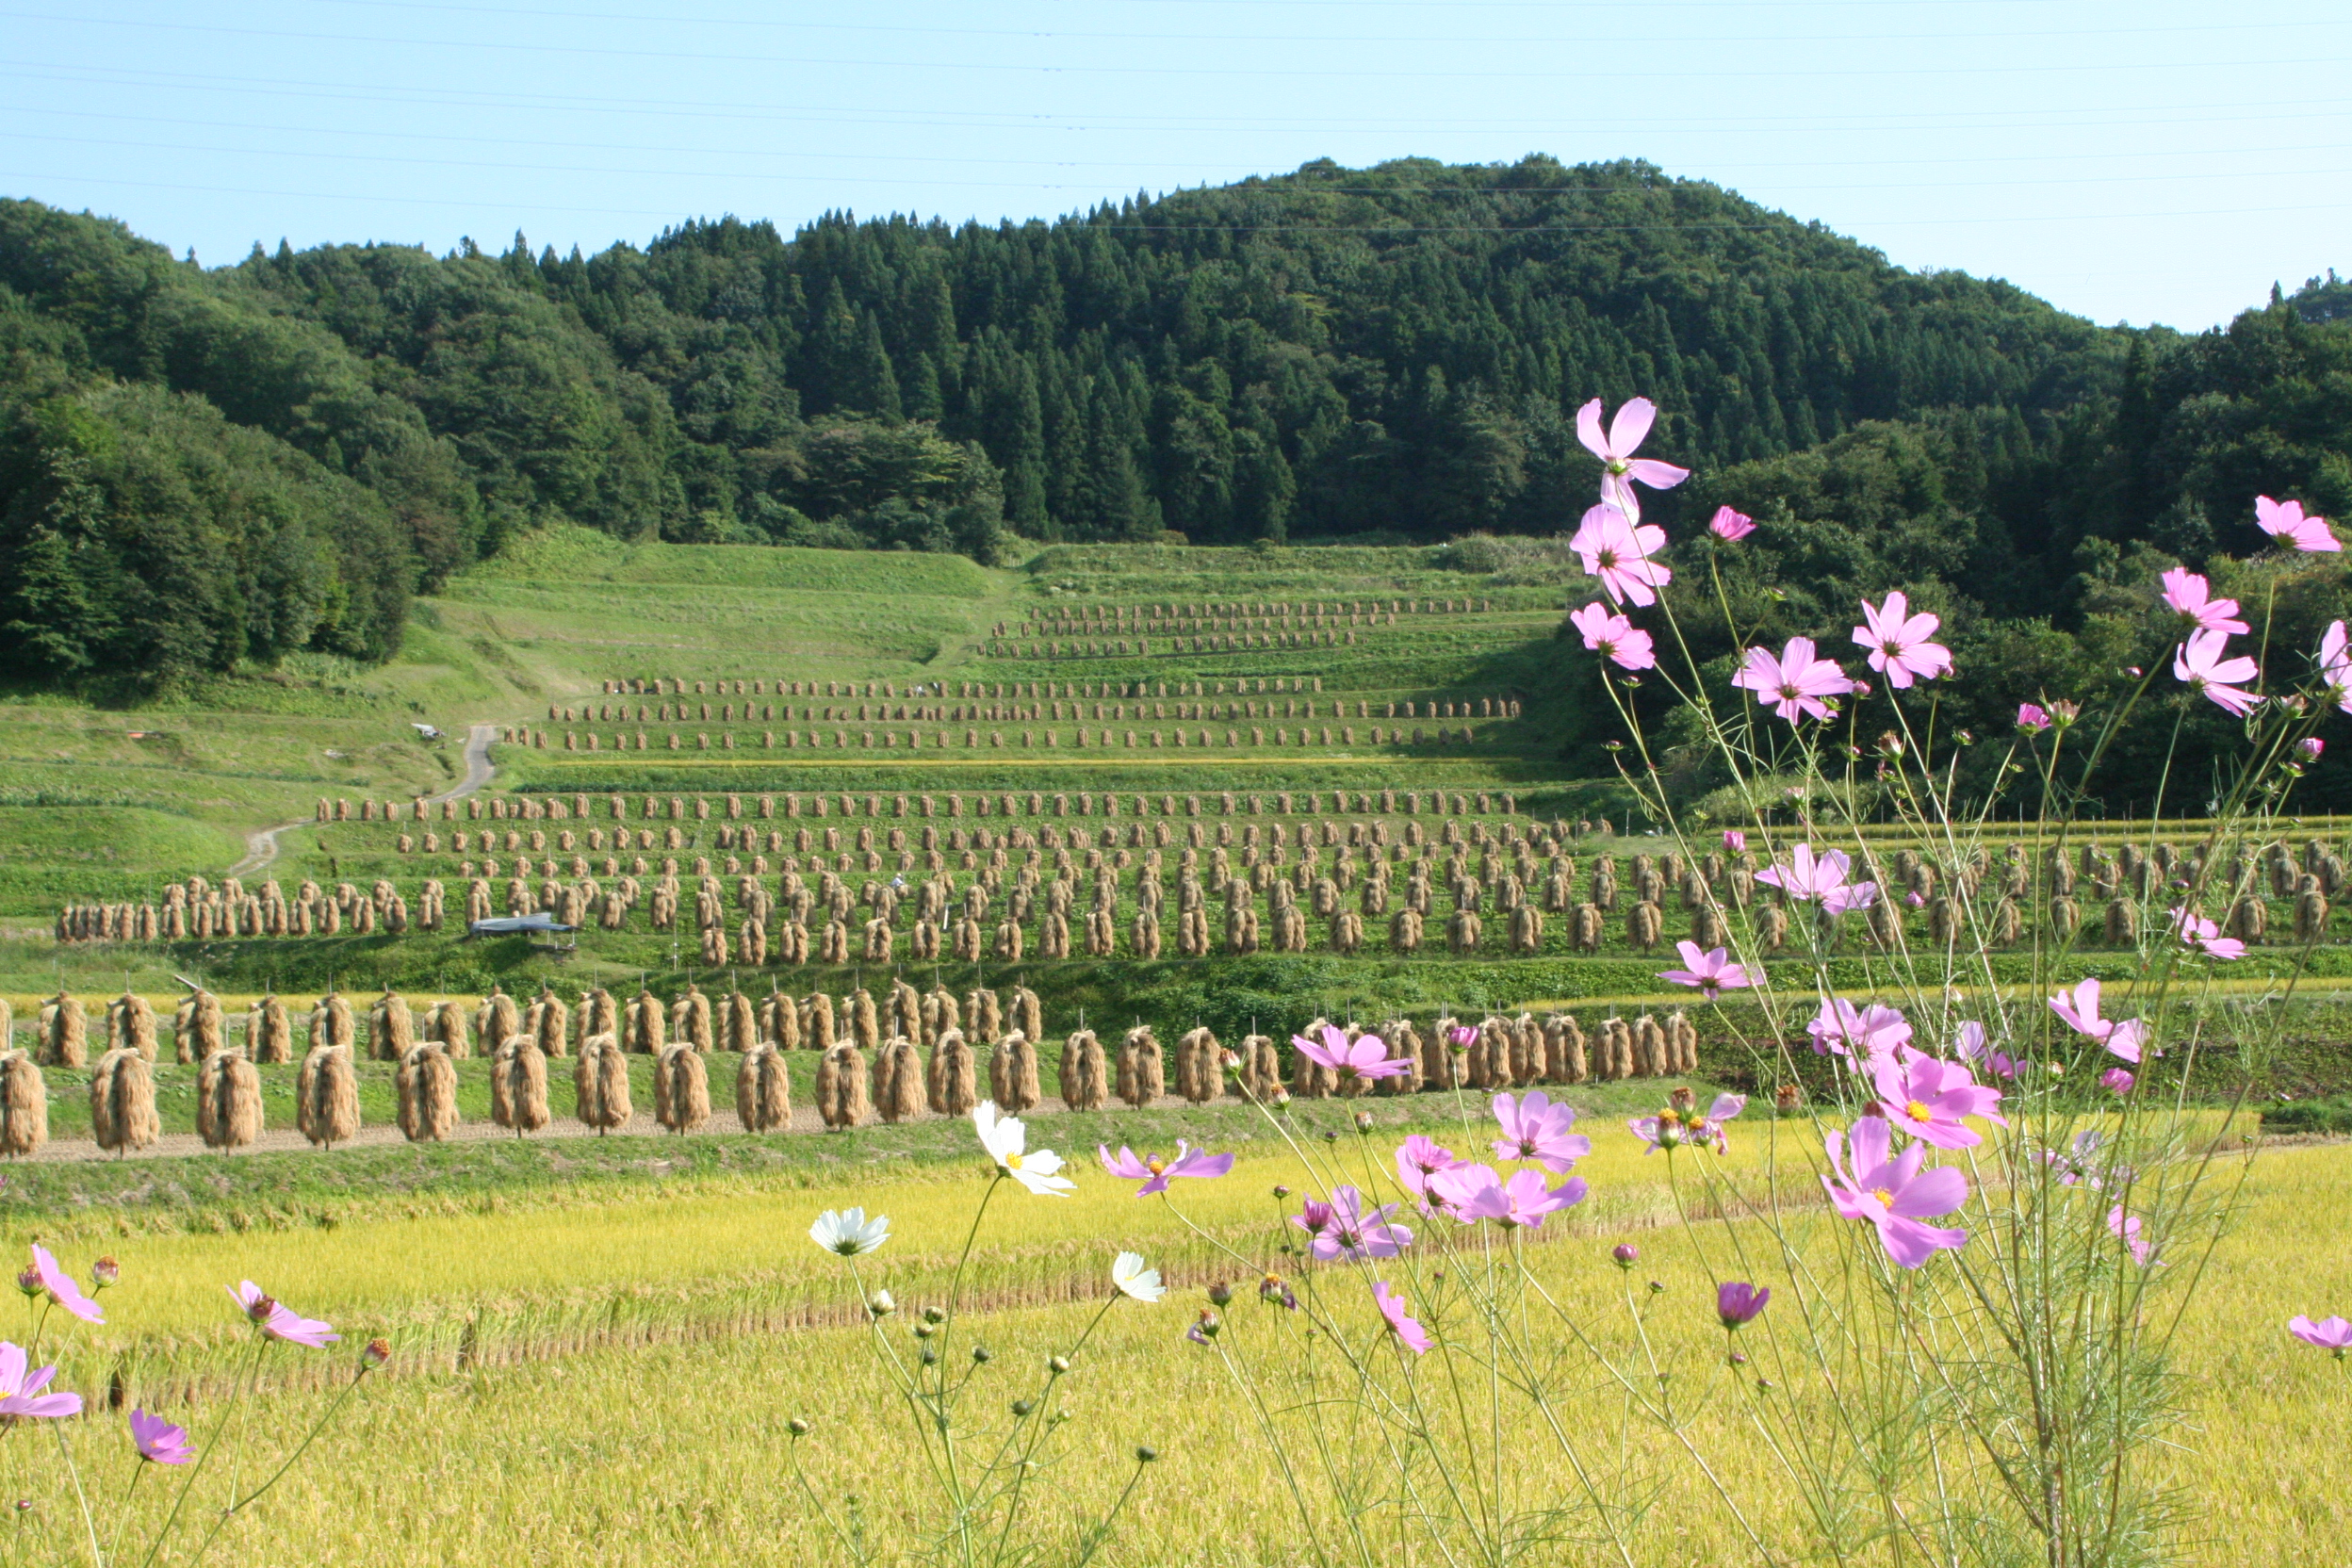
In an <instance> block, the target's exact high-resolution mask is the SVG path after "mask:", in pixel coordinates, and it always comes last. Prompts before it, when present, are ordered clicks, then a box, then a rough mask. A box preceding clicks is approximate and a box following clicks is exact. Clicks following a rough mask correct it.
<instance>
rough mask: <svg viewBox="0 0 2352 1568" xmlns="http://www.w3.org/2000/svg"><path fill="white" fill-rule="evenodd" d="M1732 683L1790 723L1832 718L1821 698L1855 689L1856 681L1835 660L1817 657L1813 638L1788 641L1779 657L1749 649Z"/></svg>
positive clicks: (1795, 638) (1765, 649)
mask: <svg viewBox="0 0 2352 1568" xmlns="http://www.w3.org/2000/svg"><path fill="white" fill-rule="evenodd" d="M1731 683H1732V684H1733V685H1734V686H1739V687H1742V688H1744V689H1746V690H1748V691H1751V692H1754V693H1755V694H1756V701H1758V702H1761V703H1765V704H1768V705H1769V706H1770V707H1771V708H1772V711H1774V712H1776V713H1778V714H1779V715H1780V716H1781V717H1782V718H1784V719H1787V720H1788V721H1789V723H1790V724H1795V723H1796V722H1797V720H1798V719H1800V718H1815V719H1825V718H1827V717H1829V705H1828V704H1827V703H1826V702H1824V701H1822V700H1821V699H1822V698H1824V697H1835V696H1843V695H1844V694H1847V693H1848V692H1851V691H1853V690H1854V682H1853V681H1851V680H1848V679H1847V678H1846V672H1845V671H1843V670H1841V669H1839V668H1838V665H1837V662H1835V661H1834V660H1828V659H1817V658H1815V657H1814V653H1813V639H1812V638H1810V637H1791V638H1789V645H1788V646H1787V647H1785V648H1783V649H1782V650H1781V652H1780V656H1779V657H1778V658H1774V657H1773V656H1772V651H1771V650H1770V649H1768V648H1750V649H1748V650H1747V652H1745V653H1744V654H1742V655H1741V656H1740V673H1739V674H1737V675H1735V676H1733V677H1732V678H1731Z"/></svg>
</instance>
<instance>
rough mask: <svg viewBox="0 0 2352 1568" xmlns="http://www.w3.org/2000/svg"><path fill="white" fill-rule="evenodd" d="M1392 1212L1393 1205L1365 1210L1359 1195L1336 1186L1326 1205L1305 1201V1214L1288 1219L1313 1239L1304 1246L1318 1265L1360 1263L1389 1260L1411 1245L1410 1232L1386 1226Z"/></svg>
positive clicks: (1394, 1207) (1397, 1226)
mask: <svg viewBox="0 0 2352 1568" xmlns="http://www.w3.org/2000/svg"><path fill="white" fill-rule="evenodd" d="M1431 1180H1432V1182H1434V1180H1435V1178H1431ZM1396 1212H1397V1204H1395V1203H1383V1204H1381V1205H1380V1207H1379V1208H1377V1209H1371V1210H1366V1209H1365V1208H1364V1194H1363V1193H1361V1192H1359V1191H1358V1190H1356V1189H1355V1188H1354V1187H1351V1186H1340V1187H1333V1188H1332V1189H1331V1201H1330V1202H1328V1203H1318V1202H1316V1201H1314V1200H1313V1199H1309V1200H1308V1201H1307V1203H1306V1205H1305V1212H1304V1213H1302V1214H1295V1215H1293V1216H1291V1217H1290V1222H1291V1223H1292V1224H1293V1225H1296V1226H1298V1227H1299V1229H1300V1230H1302V1231H1304V1232H1306V1233H1308V1234H1309V1235H1311V1236H1313V1237H1314V1238H1315V1239H1314V1240H1313V1241H1310V1242H1309V1243H1307V1250H1308V1251H1309V1252H1310V1253H1312V1254H1313V1255H1314V1256H1315V1258H1316V1259H1318V1260H1319V1261H1321V1262H1323V1263H1332V1262H1339V1263H1362V1262H1364V1260H1365V1259H1366V1258H1393V1257H1395V1256H1396V1255H1397V1253H1399V1252H1401V1251H1403V1250H1405V1249H1406V1248H1407V1247H1410V1246H1411V1245H1413V1233H1412V1232H1411V1231H1409V1230H1407V1229H1406V1228H1405V1227H1404V1226H1402V1225H1393V1224H1390V1223H1389V1219H1388V1217H1389V1216H1390V1215H1392V1214H1395V1213H1396Z"/></svg>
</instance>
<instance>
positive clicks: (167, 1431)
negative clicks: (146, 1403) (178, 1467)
mask: <svg viewBox="0 0 2352 1568" xmlns="http://www.w3.org/2000/svg"><path fill="white" fill-rule="evenodd" d="M131 1442H132V1444H133V1445H134V1446H137V1447H138V1449H139V1458H140V1459H143V1460H145V1461H146V1462H148V1463H150V1464H186V1463H187V1462H188V1461H189V1460H191V1459H194V1458H195V1457H196V1450H195V1449H194V1448H192V1447H190V1446H188V1429H187V1428H185V1427H175V1426H173V1425H172V1423H171V1422H169V1421H166V1420H165V1419H164V1418H163V1417H162V1416H160V1415H150V1414H148V1413H146V1412H145V1411H143V1410H134V1411H133V1412H131Z"/></svg>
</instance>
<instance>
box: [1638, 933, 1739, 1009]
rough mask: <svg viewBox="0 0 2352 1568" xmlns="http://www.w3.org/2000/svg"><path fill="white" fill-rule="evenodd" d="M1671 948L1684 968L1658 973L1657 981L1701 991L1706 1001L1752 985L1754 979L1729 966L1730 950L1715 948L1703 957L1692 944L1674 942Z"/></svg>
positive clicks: (1735, 966)
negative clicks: (1669, 982) (1706, 997)
mask: <svg viewBox="0 0 2352 1568" xmlns="http://www.w3.org/2000/svg"><path fill="white" fill-rule="evenodd" d="M1674 947H1675V949H1676V950H1677V951H1678V952H1680V953H1681V954H1682V961H1683V963H1684V964H1685V965H1686V966H1688V967H1686V968H1683V969H1670V970H1664V971H1661V972H1659V974H1658V978H1659V979H1660V980H1671V981H1673V982H1674V984H1675V985H1677V986H1689V987H1691V988H1693V989H1695V990H1700V991H1704V992H1706V993H1707V996H1708V997H1709V998H1710V999H1712V998H1713V997H1714V996H1716V995H1717V994H1718V993H1719V992H1722V991H1737V990H1745V989H1747V988H1749V987H1750V986H1753V985H1755V984H1756V980H1755V978H1754V977H1753V976H1751V975H1750V974H1749V973H1748V972H1747V971H1746V970H1745V969H1743V968H1741V967H1740V965H1738V964H1735V963H1733V962H1731V950H1730V949H1729V948H1727V947H1719V948H1715V949H1713V950H1712V951H1710V952H1707V953H1702V952H1700V951H1699V944H1698V943H1696V942H1688V941H1685V942H1676V943H1675V944H1674Z"/></svg>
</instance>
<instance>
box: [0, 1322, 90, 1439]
mask: <svg viewBox="0 0 2352 1568" xmlns="http://www.w3.org/2000/svg"><path fill="white" fill-rule="evenodd" d="M56 1376H57V1368H56V1367H54V1366H44V1367H41V1369H40V1370H39V1371H33V1370H30V1364H29V1363H28V1362H27V1361H26V1359H25V1355H24V1347H22V1346H19V1345H10V1344H8V1342H7V1341H6V1340H0V1418H6V1417H17V1418H20V1419H24V1420H30V1421H55V1420H57V1419H59V1418H60V1417H63V1416H68V1415H78V1414H80V1413H81V1409H82V1397H81V1396H80V1395H78V1394H43V1393H42V1392H41V1390H42V1389H44V1388H47V1387H48V1386H49V1381H50V1380H51V1379H53V1378H55V1377H56Z"/></svg>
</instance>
